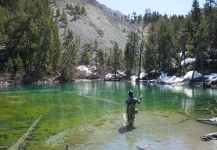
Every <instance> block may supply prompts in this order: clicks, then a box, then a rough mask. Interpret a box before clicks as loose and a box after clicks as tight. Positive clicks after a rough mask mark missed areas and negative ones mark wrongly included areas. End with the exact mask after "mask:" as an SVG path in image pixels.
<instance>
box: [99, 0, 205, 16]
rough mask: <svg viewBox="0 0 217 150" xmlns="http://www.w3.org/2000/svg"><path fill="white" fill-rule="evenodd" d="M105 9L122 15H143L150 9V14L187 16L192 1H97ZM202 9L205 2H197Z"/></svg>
mask: <svg viewBox="0 0 217 150" xmlns="http://www.w3.org/2000/svg"><path fill="white" fill-rule="evenodd" d="M97 1H98V2H99V3H101V4H104V5H106V6H107V7H109V8H111V9H113V10H118V11H120V12H121V13H123V14H124V15H128V14H130V15H131V14H132V13H133V12H136V14H137V15H139V14H141V15H144V13H145V9H146V8H150V9H151V12H153V11H158V12H159V13H160V14H162V15H164V14H167V15H169V16H171V15H173V14H176V15H184V16H185V15H187V14H188V12H189V11H190V10H191V6H192V3H193V0H97ZM198 1H199V4H200V7H201V8H203V5H204V3H205V0H198Z"/></svg>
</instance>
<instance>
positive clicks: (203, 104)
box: [196, 97, 217, 116]
mask: <svg viewBox="0 0 217 150" xmlns="http://www.w3.org/2000/svg"><path fill="white" fill-rule="evenodd" d="M197 101H199V103H198V104H197V106H196V108H197V109H196V111H197V112H198V113H200V114H201V115H212V116H216V115H217V98H214V97H199V98H197Z"/></svg>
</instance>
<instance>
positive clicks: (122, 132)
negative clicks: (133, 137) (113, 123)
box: [118, 124, 136, 134]
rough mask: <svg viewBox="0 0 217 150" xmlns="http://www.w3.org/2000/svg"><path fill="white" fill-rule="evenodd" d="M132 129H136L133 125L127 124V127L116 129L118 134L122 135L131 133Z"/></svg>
mask: <svg viewBox="0 0 217 150" xmlns="http://www.w3.org/2000/svg"><path fill="white" fill-rule="evenodd" d="M134 129H136V127H135V126H134V125H131V124H129V125H125V126H122V127H120V128H119V129H118V132H119V133H120V134H124V133H126V132H130V131H133V130H134Z"/></svg>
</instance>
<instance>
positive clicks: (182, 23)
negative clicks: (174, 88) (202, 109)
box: [0, 0, 217, 80]
mask: <svg viewBox="0 0 217 150" xmlns="http://www.w3.org/2000/svg"><path fill="white" fill-rule="evenodd" d="M205 2H206V3H205V5H204V6H203V7H202V8H201V7H200V5H199V2H198V0H193V2H192V9H191V10H190V11H189V14H188V15H186V16H183V15H181V16H177V15H173V16H170V17H169V16H167V15H161V14H159V13H157V12H153V13H151V11H150V10H149V9H146V13H145V14H144V16H138V17H137V16H136V15H135V14H134V19H135V20H137V21H138V20H140V21H141V20H143V21H142V23H143V24H145V23H148V24H149V26H148V33H147V35H145V36H142V38H141V37H139V36H138V33H137V32H134V31H131V32H130V33H129V34H128V41H127V43H126V46H125V49H124V50H122V49H120V48H119V45H118V43H117V42H114V44H113V47H111V48H109V49H102V48H100V47H99V46H98V41H97V39H95V40H94V41H91V42H85V44H84V45H81V40H82V37H79V36H78V35H76V34H74V33H73V30H70V29H67V28H65V29H67V30H66V32H65V40H64V41H63V42H62V43H61V41H60V38H59V29H58V21H61V22H62V24H63V25H64V26H65V27H67V21H68V20H67V14H66V13H65V11H64V10H63V11H62V12H61V11H60V10H59V9H57V10H56V12H55V13H56V15H54V11H53V10H52V9H51V7H50V3H51V1H50V0H17V1H16V2H14V1H13V0H0V13H1V14H2V15H1V16H0V62H1V68H0V72H1V73H8V74H10V75H15V74H21V75H23V76H31V77H34V78H39V77H40V76H41V75H43V74H44V75H57V74H61V76H62V77H63V78H64V79H66V80H71V79H72V78H73V75H74V73H75V70H76V67H77V66H78V65H94V66H96V67H101V66H104V67H111V68H113V70H114V72H115V74H116V73H117V70H126V71H127V73H128V75H130V74H131V71H132V70H135V71H141V69H142V68H143V69H144V70H145V71H151V70H155V69H156V70H161V71H170V70H171V69H174V68H175V69H176V70H177V72H179V73H182V72H184V71H185V68H183V66H181V65H180V62H181V61H182V60H183V59H185V58H186V57H193V58H196V59H197V60H199V61H201V63H203V62H204V60H208V59H209V60H213V59H216V57H217V53H216V48H217V43H216V42H217V8H216V4H215V1H214V0H206V1H205ZM66 9H68V10H70V12H71V15H72V14H73V13H74V15H78V14H79V15H82V14H83V13H86V11H85V8H84V7H83V6H80V5H75V6H72V5H70V4H67V5H66ZM75 12H76V13H75ZM180 53H182V55H181V56H182V57H180ZM201 66H202V65H201Z"/></svg>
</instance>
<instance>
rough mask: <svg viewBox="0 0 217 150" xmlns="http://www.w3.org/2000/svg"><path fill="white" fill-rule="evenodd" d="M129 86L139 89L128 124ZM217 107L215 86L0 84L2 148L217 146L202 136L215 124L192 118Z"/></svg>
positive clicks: (170, 149) (102, 149)
mask: <svg viewBox="0 0 217 150" xmlns="http://www.w3.org/2000/svg"><path fill="white" fill-rule="evenodd" d="M130 89H131V90H133V91H134V97H137V98H139V96H140V95H143V101H142V103H141V104H140V105H137V108H138V110H139V113H138V114H137V115H136V118H135V123H134V127H132V128H128V126H127V125H126V124H125V123H124V118H123V114H124V113H125V111H126V105H125V99H126V98H127V97H128V95H127V92H128V90H130ZM216 108H217V89H201V88H189V87H183V86H171V85H152V84H146V83H142V82H140V83H131V82H72V83H64V84H48V85H28V86H8V87H1V88H0V149H29V150H38V149H40V150H45V149H46V150H60V149H61V150H63V149H66V147H67V145H68V146H69V147H70V148H71V149H79V150H84V149H86V150H89V149H100V150H107V149H111V150H116V149H117V150H122V149H123V150H128V149H129V150H130V149H135V150H136V149H145V150H146V149H148V150H155V149H156V150H161V149H162V150H163V149H167V150H173V149H176V150H178V149H180V150H181V149H191V150H192V149H193V150H194V149H195V150H196V149H201V150H203V149H204V150H205V149H216V148H217V143H216V142H215V141H202V140H201V138H200V136H202V135H204V134H208V133H212V132H217V128H216V125H215V124H209V123H204V122H198V121H196V118H212V117H215V115H216V113H217V110H216ZM34 123H35V124H34ZM25 133H26V134H25ZM22 139H23V140H22ZM16 146H17V147H16Z"/></svg>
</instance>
